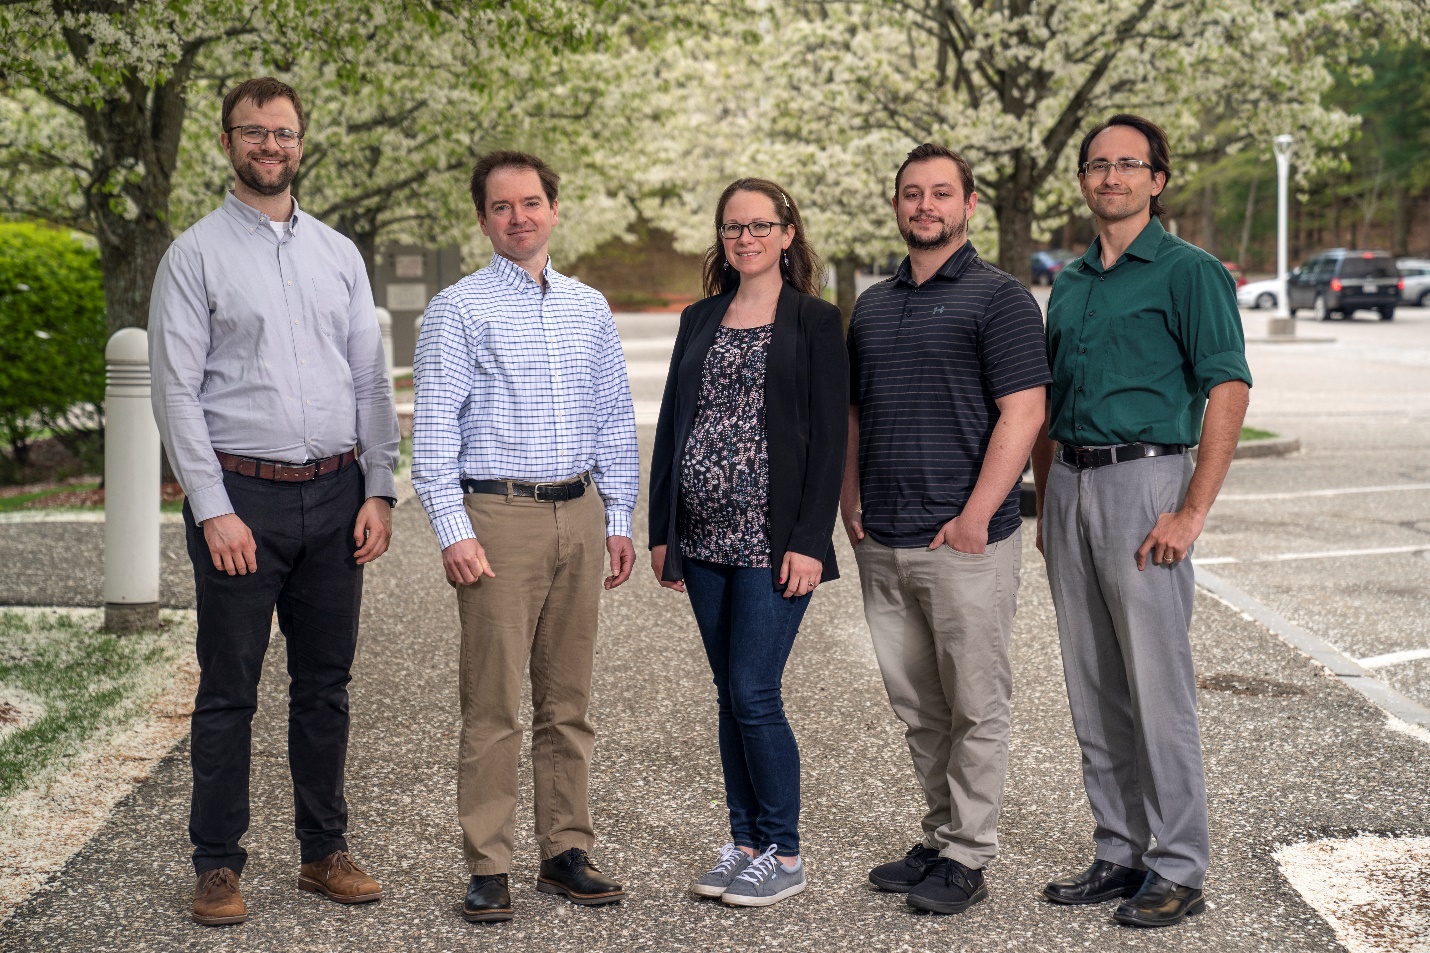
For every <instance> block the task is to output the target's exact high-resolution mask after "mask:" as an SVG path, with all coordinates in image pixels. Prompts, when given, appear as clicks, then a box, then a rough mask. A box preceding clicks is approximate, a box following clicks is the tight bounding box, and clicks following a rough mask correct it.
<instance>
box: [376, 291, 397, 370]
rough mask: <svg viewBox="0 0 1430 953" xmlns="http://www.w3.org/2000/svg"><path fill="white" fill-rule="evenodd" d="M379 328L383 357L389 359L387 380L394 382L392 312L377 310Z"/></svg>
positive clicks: (384, 309) (383, 309) (382, 309)
mask: <svg viewBox="0 0 1430 953" xmlns="http://www.w3.org/2000/svg"><path fill="white" fill-rule="evenodd" d="M377 326H378V328H379V329H380V330H381V331H382V356H383V357H384V358H386V359H387V379H388V380H389V381H390V380H392V368H393V367H394V365H393V363H392V312H391V311H389V310H387V309H386V308H378V309H377Z"/></svg>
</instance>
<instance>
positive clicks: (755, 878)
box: [720, 847, 806, 907]
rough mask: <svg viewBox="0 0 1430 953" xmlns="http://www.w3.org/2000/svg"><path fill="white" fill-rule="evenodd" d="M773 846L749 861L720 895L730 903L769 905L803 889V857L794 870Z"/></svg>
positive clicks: (736, 905) (735, 905)
mask: <svg viewBox="0 0 1430 953" xmlns="http://www.w3.org/2000/svg"><path fill="white" fill-rule="evenodd" d="M775 850H776V848H775V847H771V848H770V849H769V850H767V851H765V852H764V853H763V854H761V855H760V856H758V857H756V858H755V859H754V860H753V861H751V862H750V866H748V867H746V868H745V870H744V872H743V873H741V874H740V875H739V876H738V877H736V878H735V879H734V881H732V882H731V884H730V886H729V888H728V889H726V891H725V892H724V893H723V894H721V895H720V899H721V900H723V901H724V902H726V903H728V904H729V905H730V906H732V907H768V906H769V905H770V904H772V903H779V902H780V901H781V900H783V899H784V898H786V897H793V896H794V895H795V894H797V893H799V892H800V891H802V890H804V888H805V886H806V884H805V880H804V861H803V860H801V861H800V862H799V866H798V867H796V868H795V869H794V870H785V868H784V864H781V863H780V862H779V858H777V857H775Z"/></svg>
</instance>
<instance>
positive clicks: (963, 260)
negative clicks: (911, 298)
mask: <svg viewBox="0 0 1430 953" xmlns="http://www.w3.org/2000/svg"><path fill="white" fill-rule="evenodd" d="M977 257H978V249H976V248H974V247H973V242H964V243H963V244H962V245H960V246H959V247H958V251H956V252H954V253H953V254H952V255H949V256H948V260H947V261H945V262H944V263H943V264H942V265H940V266H939V269H938V271H936V272H934V273H933V276H932V277H931V278H929V280H930V281H932V280H933V279H934V278H945V279H947V280H949V281H952V280H953V279H955V278H957V277H958V276H959V275H961V274H963V272H964V271H965V270H966V269H967V268H968V265H969V263H970V262H972V261H973V259H975V258H977ZM894 280H895V281H896V282H900V281H901V282H903V283H904V284H906V285H911V286H912V285H913V283H914V273H913V267H912V266H911V265H910V264H909V258H908V256H907V255H905V256H904V260H903V261H901V262H899V270H898V271H896V272H894Z"/></svg>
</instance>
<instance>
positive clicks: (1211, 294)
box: [1175, 261, 1251, 397]
mask: <svg viewBox="0 0 1430 953" xmlns="http://www.w3.org/2000/svg"><path fill="white" fill-rule="evenodd" d="M1175 300H1176V301H1177V303H1178V308H1179V312H1178V314H1177V323H1178V330H1179V331H1180V334H1179V337H1180V338H1181V342H1182V347H1183V348H1184V349H1185V353H1186V355H1187V359H1188V361H1189V362H1190V363H1191V365H1192V373H1193V376H1194V377H1195V378H1196V381H1197V387H1198V389H1199V391H1200V392H1201V394H1202V396H1204V397H1205V396H1206V395H1207V394H1209V393H1211V389H1212V388H1213V387H1215V386H1217V385H1218V384H1224V383H1226V382H1227V381H1245V382H1246V383H1247V384H1248V385H1250V384H1251V368H1250V367H1249V366H1248V365H1247V363H1246V337H1245V335H1244V333H1243V332H1242V328H1241V312H1240V311H1239V310H1238V309H1237V306H1236V285H1235V284H1234V283H1233V282H1232V279H1231V275H1230V274H1229V273H1228V272H1227V270H1226V268H1225V267H1224V266H1223V265H1222V264H1221V263H1220V262H1218V261H1199V262H1197V264H1196V266H1195V267H1193V268H1190V269H1187V271H1186V275H1185V278H1184V285H1183V287H1182V288H1181V289H1180V293H1179V294H1178V295H1177V296H1176V299H1175Z"/></svg>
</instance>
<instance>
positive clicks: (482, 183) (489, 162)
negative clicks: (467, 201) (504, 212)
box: [472, 149, 561, 220]
mask: <svg viewBox="0 0 1430 953" xmlns="http://www.w3.org/2000/svg"><path fill="white" fill-rule="evenodd" d="M498 169H530V170H531V171H533V172H535V173H536V177H537V178H539V179H540V180H541V191H543V192H545V193H546V201H548V202H550V203H551V204H552V205H555V204H556V191H557V188H558V187H559V186H560V185H561V176H559V175H557V174H556V172H555V170H553V169H552V168H551V166H549V165H547V164H546V163H545V162H544V161H543V160H542V158H541V157H540V156H536V155H532V154H531V153H530V152H515V151H513V150H510V149H498V150H497V151H496V152H488V153H487V154H486V155H484V156H482V157H481V158H480V159H478V160H477V164H476V166H475V167H474V168H473V169H472V204H473V205H475V206H476V207H477V215H478V216H479V217H481V218H482V219H483V220H485V219H486V217H487V177H488V176H490V175H491V174H492V173H493V172H495V171H496V170H498Z"/></svg>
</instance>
